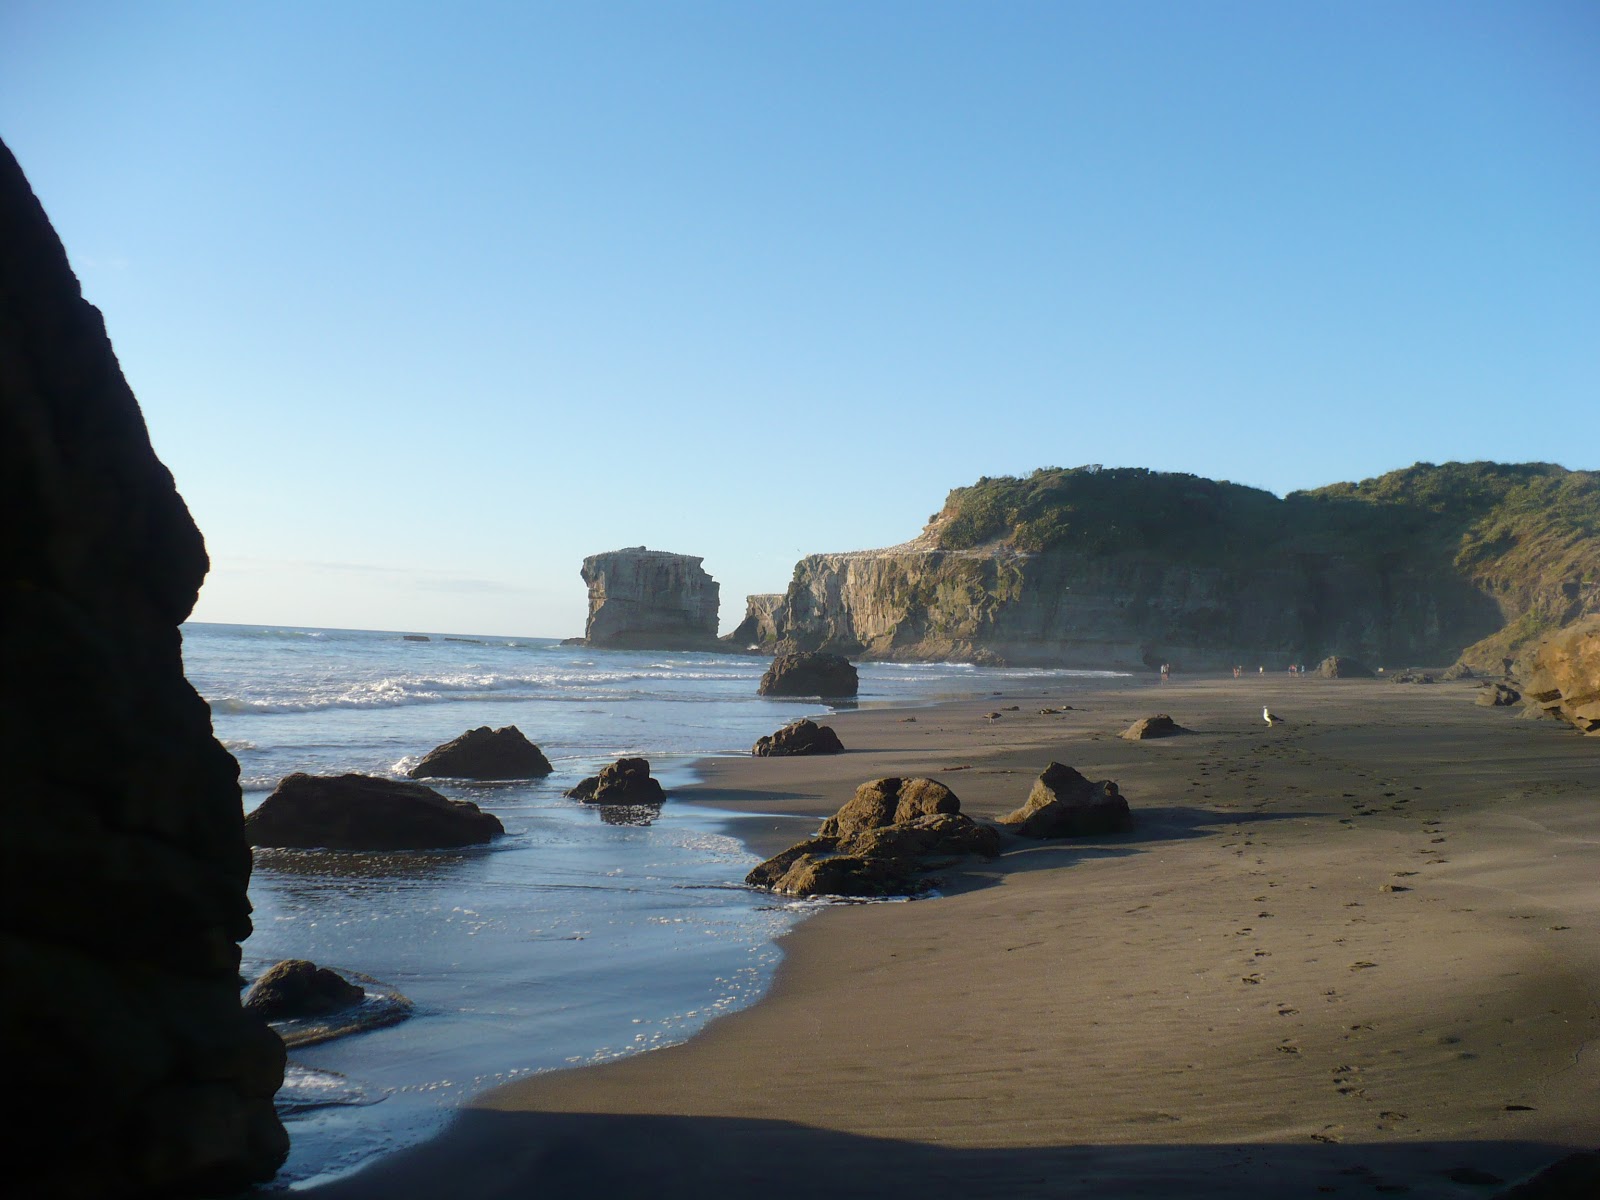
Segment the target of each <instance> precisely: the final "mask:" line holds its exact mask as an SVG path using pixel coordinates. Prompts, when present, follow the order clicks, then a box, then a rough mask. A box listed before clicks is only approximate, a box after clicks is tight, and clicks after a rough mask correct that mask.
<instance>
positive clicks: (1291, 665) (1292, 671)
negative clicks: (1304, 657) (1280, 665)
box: [1289, 663, 1295, 675]
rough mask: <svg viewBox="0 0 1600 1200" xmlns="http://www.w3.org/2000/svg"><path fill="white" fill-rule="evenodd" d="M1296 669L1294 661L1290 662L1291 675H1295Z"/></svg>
mask: <svg viewBox="0 0 1600 1200" xmlns="http://www.w3.org/2000/svg"><path fill="white" fill-rule="evenodd" d="M1294 670H1295V668H1294V664H1293V663H1290V664H1289V674H1291V675H1293V674H1294Z"/></svg>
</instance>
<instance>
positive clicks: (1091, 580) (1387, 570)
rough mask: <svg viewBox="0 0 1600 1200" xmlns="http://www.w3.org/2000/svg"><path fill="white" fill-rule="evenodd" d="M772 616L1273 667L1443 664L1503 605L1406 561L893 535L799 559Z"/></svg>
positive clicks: (859, 651)
mask: <svg viewBox="0 0 1600 1200" xmlns="http://www.w3.org/2000/svg"><path fill="white" fill-rule="evenodd" d="M778 623H779V625H780V627H781V629H782V632H783V634H784V635H785V636H787V637H788V638H790V639H791V640H792V641H794V642H795V643H796V644H798V645H801V646H805V647H808V648H821V649H831V650H834V651H836V652H839V653H844V654H847V655H851V656H856V657H861V658H869V659H873V658H876V659H923V660H930V659H944V660H951V661H979V662H1005V663H1012V664H1018V665H1041V666H1045V665H1048V666H1074V667H1084V668H1093V667H1104V668H1115V669H1140V668H1142V667H1149V666H1153V665H1155V664H1157V663H1160V662H1174V663H1177V664H1180V665H1181V666H1183V667H1186V668H1189V669H1198V668H1226V667H1229V666H1232V665H1234V664H1246V665H1249V666H1251V667H1254V666H1256V665H1258V664H1268V665H1272V666H1273V667H1274V668H1275V669H1276V668H1279V667H1282V666H1283V665H1285V664H1287V663H1289V662H1292V661H1307V662H1315V661H1317V660H1319V659H1320V658H1322V657H1323V656H1324V655H1325V654H1329V653H1334V652H1338V653H1345V654H1353V655H1356V656H1359V657H1363V658H1367V659H1370V660H1371V661H1374V662H1379V663H1384V662H1389V663H1400V662H1443V661H1452V660H1453V659H1454V658H1455V656H1456V654H1457V653H1458V652H1459V651H1460V649H1461V648H1462V647H1463V646H1464V645H1466V644H1468V643H1470V642H1473V641H1476V640H1477V639H1478V638H1481V637H1484V636H1486V635H1488V634H1489V633H1491V632H1493V631H1494V630H1496V629H1498V628H1499V627H1500V624H1501V617H1500V612H1499V610H1498V609H1497V608H1496V606H1495V604H1494V603H1493V601H1492V600H1490V599H1489V598H1487V597H1485V596H1483V595H1482V594H1480V593H1479V592H1477V591H1475V590H1474V589H1473V588H1471V587H1470V586H1468V585H1466V584H1464V583H1462V582H1460V581H1458V580H1449V579H1439V578H1437V577H1436V576H1434V575H1432V574H1430V573H1426V572H1421V571H1416V570H1412V569H1410V568H1408V567H1407V566H1405V565H1404V564H1402V563H1383V562H1353V561H1346V560H1341V559H1337V558H1331V557H1317V556H1306V557H1304V558H1301V559H1298V560H1294V561H1289V562H1285V563H1283V564H1282V565H1279V566H1258V567H1254V568H1250V569H1246V570H1228V569H1225V568H1221V567H1199V566H1192V565H1183V564H1174V563H1172V562H1166V561H1161V560H1159V559H1155V558H1148V557H1140V556H1134V555H1088V554H1081V553H1072V552H1044V553H1039V554H1033V555H1023V554H1017V553H1015V552H1011V551H1007V550H992V551H942V550H926V549H920V550H919V549H904V548H903V549H898V550H886V551H878V552H865V553H855V554H819V555H813V556H811V557H809V558H805V559H802V560H801V561H800V563H799V564H798V565H797V566H796V567H795V574H794V579H793V582H792V583H791V585H790V588H789V591H788V593H787V595H786V598H785V604H784V606H783V608H782V610H781V611H780V612H779V614H778Z"/></svg>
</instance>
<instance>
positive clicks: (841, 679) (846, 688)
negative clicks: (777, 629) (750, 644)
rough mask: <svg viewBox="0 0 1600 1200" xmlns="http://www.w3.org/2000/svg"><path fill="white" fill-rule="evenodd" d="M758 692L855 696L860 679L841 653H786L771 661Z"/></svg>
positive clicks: (766, 693) (817, 651) (788, 694)
mask: <svg viewBox="0 0 1600 1200" xmlns="http://www.w3.org/2000/svg"><path fill="white" fill-rule="evenodd" d="M757 690H758V691H759V692H760V694H761V695H763V696H818V697H821V696H854V695H855V694H856V693H857V692H858V691H860V690H861V680H860V677H859V676H858V675H857V674H856V669H855V667H853V666H851V664H850V660H849V659H847V658H845V657H844V655H842V654H827V653H824V652H822V651H820V650H812V651H785V652H784V653H782V654H780V655H778V656H777V657H776V658H774V659H773V660H772V665H771V666H770V667H768V668H767V670H766V673H765V674H764V675H762V676H761V684H760V687H759V688H758V689H757Z"/></svg>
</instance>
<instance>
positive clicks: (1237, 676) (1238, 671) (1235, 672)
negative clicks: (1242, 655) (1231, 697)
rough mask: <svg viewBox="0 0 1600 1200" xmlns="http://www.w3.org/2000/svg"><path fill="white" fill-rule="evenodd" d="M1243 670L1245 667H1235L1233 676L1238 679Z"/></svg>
mask: <svg viewBox="0 0 1600 1200" xmlns="http://www.w3.org/2000/svg"><path fill="white" fill-rule="evenodd" d="M1243 670H1244V668H1243V667H1235V668H1234V669H1233V677H1234V678H1235V679H1237V678H1239V674H1240V672H1242V671H1243Z"/></svg>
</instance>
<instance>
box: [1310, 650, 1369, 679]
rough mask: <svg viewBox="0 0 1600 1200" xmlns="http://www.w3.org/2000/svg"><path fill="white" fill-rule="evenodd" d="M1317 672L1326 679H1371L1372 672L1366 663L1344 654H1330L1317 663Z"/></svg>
mask: <svg viewBox="0 0 1600 1200" xmlns="http://www.w3.org/2000/svg"><path fill="white" fill-rule="evenodd" d="M1317 674H1318V675H1320V676H1322V678H1324V679H1371V678H1372V677H1373V676H1372V672H1371V671H1370V670H1368V669H1367V667H1366V666H1365V665H1363V664H1362V663H1359V662H1357V661H1356V660H1355V659H1353V658H1346V657H1345V656H1344V655H1342V654H1330V655H1329V656H1328V657H1327V658H1325V659H1323V660H1322V661H1321V662H1320V663H1318V664H1317Z"/></svg>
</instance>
